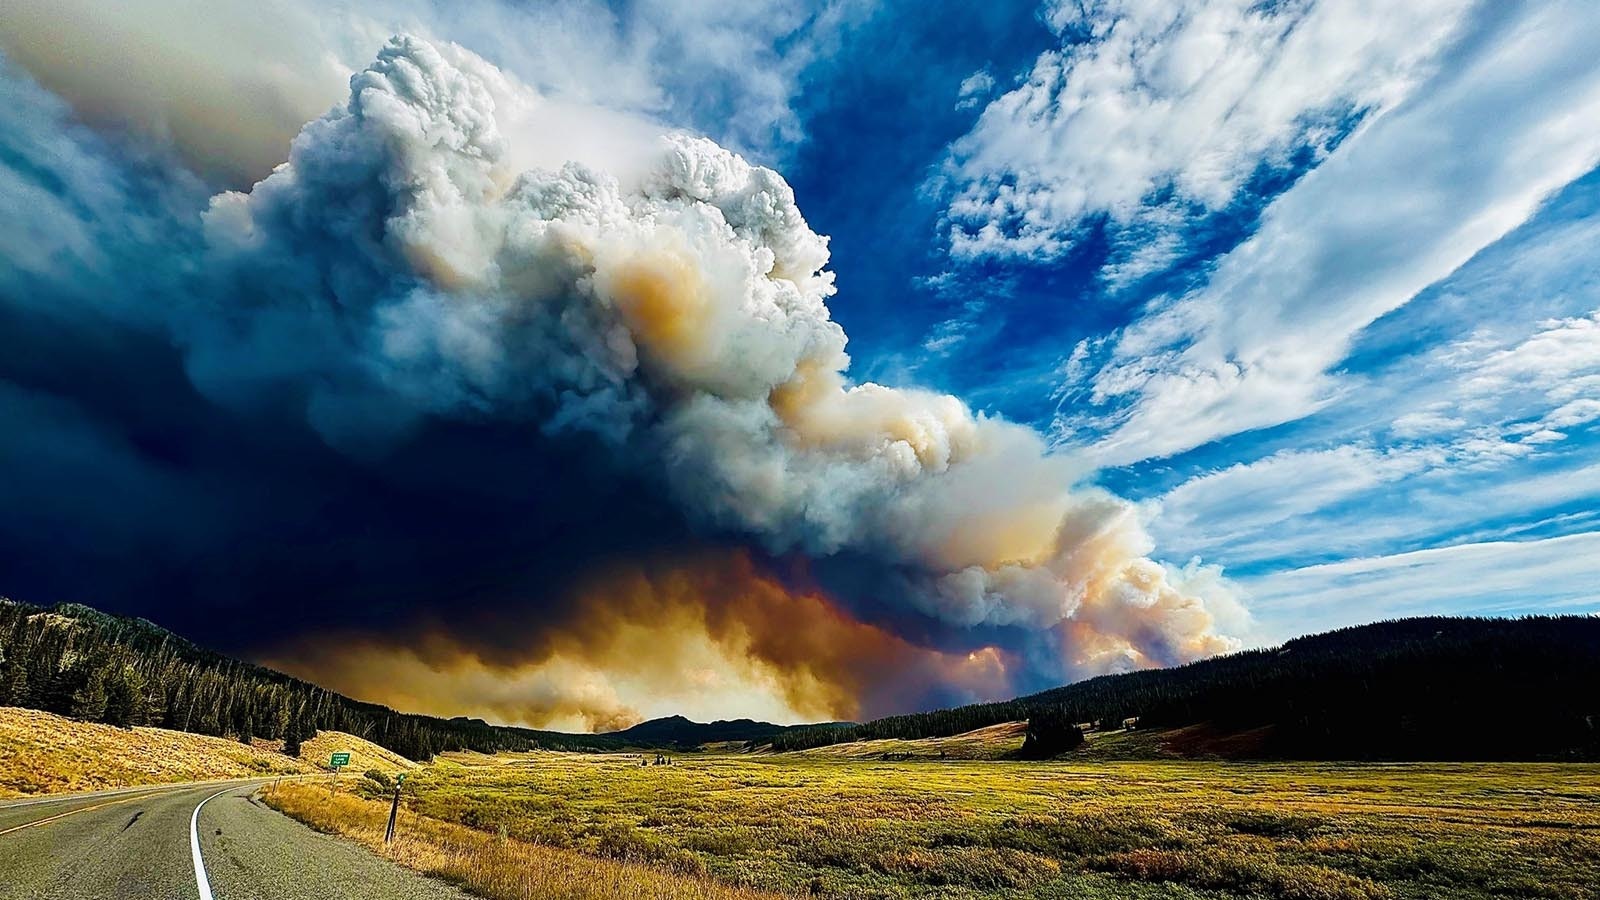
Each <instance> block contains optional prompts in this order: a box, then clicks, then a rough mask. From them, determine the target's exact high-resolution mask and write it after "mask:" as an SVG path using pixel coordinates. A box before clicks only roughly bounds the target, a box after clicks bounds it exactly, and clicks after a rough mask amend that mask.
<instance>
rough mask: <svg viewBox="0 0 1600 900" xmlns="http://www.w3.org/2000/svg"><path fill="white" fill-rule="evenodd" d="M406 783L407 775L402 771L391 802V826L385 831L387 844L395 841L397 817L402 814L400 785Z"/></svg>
mask: <svg viewBox="0 0 1600 900" xmlns="http://www.w3.org/2000/svg"><path fill="white" fill-rule="evenodd" d="M405 783H406V776H405V774H404V773H401V774H400V775H399V776H397V777H396V778H395V780H394V800H393V801H392V802H391V803H390V804H389V828H388V830H386V831H384V833H383V842H384V843H385V844H390V843H393V842H394V824H395V819H397V818H398V817H399V815H400V786H401V785H403V784H405Z"/></svg>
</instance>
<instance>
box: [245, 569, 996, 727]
mask: <svg viewBox="0 0 1600 900" xmlns="http://www.w3.org/2000/svg"><path fill="white" fill-rule="evenodd" d="M570 609H571V613H570V614H569V615H568V616H567V617H566V619H565V620H564V621H559V622H551V623H546V624H544V625H542V626H540V631H541V633H540V634H539V635H537V636H536V637H535V636H533V635H530V636H529V640H528V646H529V647H530V648H537V649H531V650H530V652H529V653H528V655H527V656H526V658H523V659H513V660H507V659H505V658H504V657H503V656H501V655H496V656H495V657H494V658H493V660H492V661H491V660H490V658H489V657H488V655H487V654H480V653H477V652H475V651H474V650H473V648H472V646H471V644H470V643H469V641H470V639H469V638H467V637H465V636H455V635H451V634H450V633H448V632H446V631H443V630H438V629H435V630H432V631H430V632H429V633H428V634H427V635H426V637H425V638H423V639H422V640H420V641H419V640H414V639H411V638H409V637H408V638H402V637H400V636H393V637H391V636H388V635H384V636H377V635H368V636H343V637H336V638H330V637H324V638H320V639H315V640H311V641H306V642H302V643H300V644H297V645H294V646H291V647H288V648H284V649H283V650H281V651H279V652H277V653H274V654H271V658H270V664H272V665H274V666H277V667H279V668H282V669H285V670H286V671H289V672H292V673H294V674H297V675H300V676H302V677H305V678H308V679H310V680H313V681H316V682H318V683H321V684H324V685H326V686H328V687H330V688H333V689H335V690H339V691H341V692H344V693H348V694H350V695H352V696H356V697H359V698H361V699H363V700H370V701H375V702H379V703H384V704H386V705H389V706H393V707H395V708H398V709H403V710H407V711H416V712H426V713H432V714H437V715H463V714H466V715H475V716H481V717H483V718H486V719H489V720H490V721H494V722H502V723H507V724H522V725H528V726H532V727H556V728H563V729H577V730H590V729H592V730H610V729H615V728H620V727H625V726H627V725H629V724H632V723H634V722H637V721H639V720H642V719H645V718H652V717H655V716H658V715H667V714H673V713H682V714H685V715H689V716H690V717H691V718H700V719H713V718H735V717H739V716H750V717H755V718H767V719H771V720H777V721H783V722H797V721H821V720H838V719H859V718H861V717H863V716H873V715H882V714H886V713H889V712H898V711H903V709H904V708H905V705H906V704H911V705H915V704H917V702H918V698H920V697H923V696H926V692H927V691H928V690H929V688H930V687H940V688H944V689H946V690H949V691H953V692H956V693H960V694H963V695H967V696H972V697H983V698H995V697H1002V696H1006V695H1007V694H1008V692H1009V691H1010V684H1009V679H1008V672H1007V663H1008V660H1007V657H1006V655H1005V654H1003V653H1002V652H1000V651H999V650H997V649H995V648H991V647H981V648H977V649H976V650H974V651H972V652H955V653H952V652H947V651H941V650H936V649H930V648H926V647H920V646H917V645H915V644H913V643H911V642H909V641H907V640H906V639H904V638H902V637H899V636H897V635H895V634H893V633H891V632H889V631H887V630H885V629H884V628H881V627H879V626H876V625H872V624H869V623H865V622H862V621H860V620H858V619H855V618H853V617H852V616H851V615H849V614H848V613H847V612H846V611H845V610H844V609H843V608H841V607H840V606H839V605H838V604H836V603H834V602H833V601H831V600H830V599H828V598H827V597H826V596H825V595H824V594H823V593H821V592H820V591H817V590H793V589H790V588H787V587H785V585H784V584H783V583H782V582H781V581H780V580H778V579H777V578H775V577H773V576H772V575H771V574H770V573H768V572H765V571H763V570H762V569H761V568H760V566H758V564H757V563H756V562H755V560H753V559H752V558H751V557H750V556H749V555H748V554H746V553H744V552H740V551H719V552H708V553H704V554H702V555H700V556H698V557H696V558H694V559H690V560H678V561H670V562H658V563H653V564H635V565H623V566H616V567H614V568H612V569H610V570H608V571H605V572H600V573H596V574H595V575H593V576H592V577H590V578H589V579H588V580H587V581H585V582H583V583H582V585H581V586H580V587H579V589H578V590H577V591H576V592H575V596H574V597H573V598H572V603H571V604H570ZM500 643H502V644H503V643H504V641H503V639H502V640H501V641H500Z"/></svg>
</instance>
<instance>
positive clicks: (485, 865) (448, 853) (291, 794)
mask: <svg viewBox="0 0 1600 900" xmlns="http://www.w3.org/2000/svg"><path fill="white" fill-rule="evenodd" d="M266 800H267V802H268V803H269V804H270V805H272V806H274V807H276V808H278V809H281V810H283V811H284V812H286V813H288V814H289V815H292V816H294V817H295V818H297V819H299V820H301V821H303V822H305V823H307V824H309V825H311V826H312V827H314V828H316V829H318V830H320V831H324V832H328V833H330V834H338V835H341V836H343V837H347V838H350V839H352V840H355V841H358V842H360V843H362V844H365V845H366V846H367V847H369V848H370V849H372V850H374V851H375V852H378V853H381V854H383V855H384V856H387V857H389V858H390V859H393V860H394V861H395V862H398V863H400V864H401V865H404V866H407V867H409V868H412V869H415V870H417V871H420V872H424V873H426V874H429V875H433V876H436V877H439V878H442V879H445V880H447V881H450V882H453V883H456V884H459V885H461V886H463V887H465V888H467V889H468V890H470V891H472V892H473V893H475V894H478V895H479V896H483V897H487V898H490V900H557V898H560V900H677V898H682V900H763V898H768V897H771V895H768V894H763V893H761V892H757V891H751V890H740V889H738V888H732V887H728V886H726V885H722V884H718V883H716V882H714V881H712V880H710V879H707V878H696V877H693V876H686V875H682V874H676V873H672V872H667V871H663V870H661V869H659V868H656V867H653V866H649V865H644V864H640V863H635V862H629V861H627V860H597V859H594V858H592V857H587V856H584V855H582V854H579V853H573V852H570V851H565V850H558V849H553V848H549V847H541V846H537V845H534V844H529V843H527V842H524V841H519V840H515V839H511V838H508V837H505V836H503V835H500V834H488V833H485V832H483V831H481V830H476V829H472V828H467V827H465V826H462V825H456V824H451V823H448V822H441V821H438V820H436V819H427V818H420V817H417V816H413V815H407V816H405V817H404V818H403V819H402V821H401V827H400V829H399V836H398V838H397V840H395V842H394V843H392V844H385V843H384V840H383V837H384V829H385V826H386V824H387V821H388V814H389V804H388V803H385V802H382V801H379V800H371V799H363V798H361V797H358V796H355V795H354V794H352V793H350V792H349V791H346V790H340V791H330V790H328V789H327V788H326V787H324V786H322V785H320V784H319V785H311V784H303V783H302V784H284V785H280V786H278V787H277V788H276V789H274V790H272V791H270V792H268V793H267V795H266Z"/></svg>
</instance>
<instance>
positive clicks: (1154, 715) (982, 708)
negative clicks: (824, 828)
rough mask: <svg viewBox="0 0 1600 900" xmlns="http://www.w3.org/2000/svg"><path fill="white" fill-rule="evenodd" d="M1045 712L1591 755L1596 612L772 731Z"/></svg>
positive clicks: (1267, 738)
mask: <svg viewBox="0 0 1600 900" xmlns="http://www.w3.org/2000/svg"><path fill="white" fill-rule="evenodd" d="M1041 711H1050V712H1053V713H1056V714H1058V716H1057V717H1059V718H1061V719H1063V720H1065V721H1069V722H1079V723H1098V724H1099V725H1100V726H1102V727H1103V728H1109V729H1115V728H1120V727H1121V724H1122V723H1123V721H1124V720H1125V719H1129V718H1134V717H1137V719H1138V725H1139V728H1140V730H1146V729H1150V728H1160V729H1171V730H1174V733H1173V734H1171V735H1169V736H1168V737H1167V738H1166V739H1164V741H1163V742H1162V743H1161V748H1162V750H1161V752H1162V753H1164V754H1168V755H1223V756H1235V757H1263V758H1301V759H1442V760H1466V759H1504V760H1512V759H1600V618H1594V617H1584V616H1566V617H1553V618H1550V617H1538V618H1526V619H1458V618H1418V619H1405V620H1400V621H1394V622H1380V623H1377V624H1373V625H1366V626H1361V627H1358V628H1347V629H1342V630H1339V631H1334V632H1329V633H1327V634H1320V635H1313V636H1310V637H1304V638H1297V639H1295V640H1292V641H1289V642H1287V643H1285V644H1284V645H1283V646H1281V647H1275V648H1271V649H1266V650H1253V651H1247V652H1243V653H1236V654H1232V655H1229V656H1222V657H1217V658H1214V659H1209V660H1204V661H1201V662H1197V663H1191V664H1190V665H1187V666H1181V667H1177V668H1172V669H1154V670H1147V671H1142V672H1131V673H1128V674H1123V675H1107V676H1102V677H1100V678H1094V679H1090V680H1088V681H1083V682H1079V683H1077V684H1072V685H1067V686H1065V687H1060V688H1055V689H1053V690H1049V691H1044V692H1042V693H1039V694H1034V695H1031V696H1027V697H1021V698H1018V699H1016V700H1011V701H1006V702H1003V703H986V704H975V705H972V706H965V707H958V708H956V709H951V710H941V711H938V712H930V713H919V714H915V715H908V716H895V717H891V718H887V719H880V720H877V721H875V722H867V723H864V724H861V725H853V726H833V727H811V728H798V729H793V730H791V731H787V732H784V733H782V734H779V735H776V736H775V737H774V738H773V739H772V746H773V748H774V749H777V750H799V749H805V748H808V747H818V746H825V745H829V744H836V743H842V742H846V741H858V740H870V739H880V738H924V737H940V736H948V735H955V734H961V733H963V732H969V731H972V730H973V729H977V728H983V727H985V726H989V725H995V724H998V723H1002V722H1009V721H1017V720H1022V719H1028V718H1030V717H1031V716H1034V715H1037V714H1039V713H1040V712H1041ZM1180 729H1181V731H1177V730H1180ZM1095 743H1096V742H1094V741H1091V742H1090V744H1089V745H1087V748H1093V747H1094V744H1095ZM1106 746H1109V745H1106ZM1151 746H1152V747H1153V746H1155V745H1153V744H1152V745H1151ZM1130 750H1131V748H1130ZM1141 752H1142V751H1141Z"/></svg>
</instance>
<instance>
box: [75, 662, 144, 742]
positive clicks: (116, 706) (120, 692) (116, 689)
mask: <svg viewBox="0 0 1600 900" xmlns="http://www.w3.org/2000/svg"><path fill="white" fill-rule="evenodd" d="M85 686H86V687H87V685H85ZM104 690H105V701H104V716H103V718H104V720H105V722H106V724H108V725H116V726H118V727H119V728H132V727H133V726H135V725H143V724H144V723H145V722H146V721H147V718H148V715H147V708H146V704H145V697H144V676H143V675H140V674H139V670H138V669H136V668H134V667H133V665H132V664H131V663H125V664H123V665H121V666H117V667H115V668H113V669H112V670H111V674H110V676H109V677H106V678H105V679H104Z"/></svg>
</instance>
